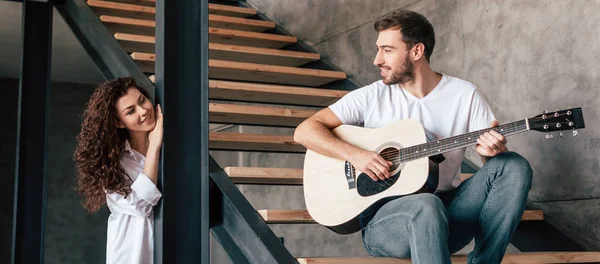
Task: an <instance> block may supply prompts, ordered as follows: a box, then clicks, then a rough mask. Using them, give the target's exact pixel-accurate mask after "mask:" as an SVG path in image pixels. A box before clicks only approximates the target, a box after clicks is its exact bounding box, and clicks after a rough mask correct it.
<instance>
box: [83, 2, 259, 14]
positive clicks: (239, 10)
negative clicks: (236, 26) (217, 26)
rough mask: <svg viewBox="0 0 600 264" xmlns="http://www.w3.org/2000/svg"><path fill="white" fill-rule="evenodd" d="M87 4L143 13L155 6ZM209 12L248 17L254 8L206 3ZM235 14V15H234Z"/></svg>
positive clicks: (153, 8) (150, 11)
mask: <svg viewBox="0 0 600 264" xmlns="http://www.w3.org/2000/svg"><path fill="white" fill-rule="evenodd" d="M148 2H154V1H148ZM87 4H88V5H89V6H90V7H97V8H106V9H115V10H120V11H128V12H138V13H145V14H152V15H155V14H156V8H155V7H152V6H148V5H147V4H144V5H137V4H132V3H120V2H112V1H102V0H87ZM208 10H209V13H214V12H227V13H232V14H238V15H239V16H242V17H249V16H253V15H256V14H257V12H256V10H254V9H252V8H247V7H237V6H227V5H219V4H211V3H209V4H208ZM236 16H237V15H236Z"/></svg>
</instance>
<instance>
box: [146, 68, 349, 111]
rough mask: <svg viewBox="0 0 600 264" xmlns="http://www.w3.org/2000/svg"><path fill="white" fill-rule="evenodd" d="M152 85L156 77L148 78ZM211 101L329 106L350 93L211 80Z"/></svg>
mask: <svg viewBox="0 0 600 264" xmlns="http://www.w3.org/2000/svg"><path fill="white" fill-rule="evenodd" d="M148 78H149V79H150V81H151V82H152V83H154V82H155V76H154V75H152V76H150V77H148ZM208 88H209V89H210V92H209V96H210V99H226V100H234V101H248V102H262V103H279V104H298V105H310V106H329V105H331V104H333V103H335V101H337V100H338V99H340V98H342V97H343V96H344V95H346V94H347V93H348V91H343V90H327V89H318V88H308V87H299V86H289V85H275V84H263V83H249V82H234V81H223V80H209V81H208Z"/></svg>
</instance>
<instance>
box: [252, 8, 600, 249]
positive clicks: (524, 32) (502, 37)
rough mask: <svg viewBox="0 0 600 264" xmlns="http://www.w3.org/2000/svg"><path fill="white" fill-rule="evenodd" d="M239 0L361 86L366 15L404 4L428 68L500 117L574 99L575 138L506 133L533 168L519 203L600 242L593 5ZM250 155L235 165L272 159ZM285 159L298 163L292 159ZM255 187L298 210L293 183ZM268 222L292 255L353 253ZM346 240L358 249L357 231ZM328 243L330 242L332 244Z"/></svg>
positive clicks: (371, 75) (599, 32) (365, 79)
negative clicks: (423, 38)
mask: <svg viewBox="0 0 600 264" xmlns="http://www.w3.org/2000/svg"><path fill="white" fill-rule="evenodd" d="M247 2H248V3H249V4H250V5H251V6H253V7H255V8H256V9H257V10H259V12H262V13H264V14H265V15H266V16H267V17H269V18H271V19H272V20H274V21H275V22H277V23H278V24H279V25H280V26H282V27H283V28H285V29H286V30H287V31H289V32H290V33H292V34H294V35H296V36H297V37H298V38H299V40H301V41H304V42H305V43H307V44H309V46H312V48H314V49H315V50H316V51H318V52H319V53H321V54H322V55H323V56H324V57H326V58H327V59H329V60H330V61H331V62H333V63H334V64H335V65H336V66H338V67H340V68H341V69H342V70H344V71H346V73H348V74H351V75H352V76H353V78H355V79H356V80H358V81H359V82H362V83H363V84H369V83H371V82H374V81H376V80H378V79H379V76H378V72H377V69H376V68H375V66H373V65H372V60H373V57H374V55H375V52H376V49H375V40H376V38H377V33H376V32H375V31H374V30H373V23H374V21H375V20H376V19H377V18H379V17H381V16H383V15H385V14H387V13H390V12H392V11H393V10H395V9H398V8H407V9H410V10H414V11H417V12H420V13H422V14H424V15H425V16H426V17H427V18H428V19H429V20H430V22H431V23H432V24H433V26H434V28H435V32H436V42H437V44H436V48H435V50H434V53H433V55H432V65H433V68H434V69H435V70H437V71H441V72H443V73H446V74H449V75H453V76H456V77H460V78H463V79H466V80H469V81H471V82H473V83H474V84H476V85H477V86H478V87H479V88H480V89H481V91H482V93H483V94H484V95H485V97H486V98H487V99H488V101H489V103H490V105H491V107H492V109H493V110H494V112H495V113H496V116H497V118H498V120H499V121H500V122H501V123H503V122H510V121H515V120H518V119H522V118H527V117H532V116H535V115H537V114H539V113H541V111H543V110H546V109H547V110H558V109H565V108H571V107H583V111H584V118H585V121H586V127H587V128H586V129H583V130H581V131H580V134H579V136H577V137H572V136H571V133H570V132H567V133H565V135H566V137H565V138H563V139H561V138H559V137H558V135H555V138H554V139H552V140H546V139H545V138H544V135H543V134H541V133H538V132H529V133H526V134H521V135H517V136H514V137H511V138H509V144H508V147H509V148H510V149H511V150H514V151H517V152H519V153H521V154H522V155H523V156H525V157H526V158H527V159H528V160H529V161H530V162H531V164H532V166H533V168H534V182H533V188H532V190H531V192H530V197H529V206H530V207H531V208H537V209H542V210H544V212H545V216H546V219H547V221H548V222H550V223H551V224H552V225H553V226H555V227H556V228H557V229H559V230H560V231H561V232H563V233H565V234H566V235H567V236H569V237H570V238H571V239H573V240H574V241H577V242H578V243H580V244H581V245H582V246H583V247H585V248H587V249H590V250H598V249H600V232H599V231H598V228H597V224H596V223H597V222H598V219H599V218H600V210H598V202H599V201H598V199H600V187H598V186H599V184H598V183H600V180H599V179H598V177H596V173H595V172H597V171H598V170H599V169H600V155H599V154H600V131H599V130H598V129H597V128H598V125H599V124H598V110H599V107H598V105H599V103H600V98H599V95H600V90H598V89H596V86H597V84H598V81H599V73H598V72H599V71H598V70H599V68H600V67H599V66H597V61H598V59H597V58H598V57H600V56H599V55H600V46H599V45H597V43H598V39H599V38H600V17H598V16H597V13H598V12H599V11H600V2H598V1H593V0H570V1H546V0H525V1H516V0H508V1H491V0H446V1H437V0H420V1H397V0H396V1H379V0H378V1H375V0H368V1H362V0H353V1H352V0H345V1H344V0H342V1H292V0H248V1H247ZM259 155H266V154H255V155H254V156H247V157H248V158H244V159H243V160H244V161H245V162H247V164H244V165H250V163H258V164H261V163H265V162H267V161H269V164H268V165H269V166H278V165H280V164H282V163H279V162H278V161H277V160H273V159H270V158H268V157H266V156H264V157H260V156H259ZM467 157H468V158H469V159H470V160H472V161H474V162H475V163H479V164H480V162H479V159H478V157H477V155H476V153H474V151H473V150H469V151H468V154H467ZM279 159H285V158H283V157H279ZM282 162H284V161H282ZM285 162H286V163H291V162H292V161H288V160H286V161H285ZM296 162H298V163H296ZM293 164H294V165H295V166H301V161H293ZM260 188H261V187H243V188H242V190H244V192H245V193H246V196H247V197H249V198H250V200H251V201H252V200H256V201H255V202H254V204H257V205H260V207H262V205H263V204H266V203H273V204H272V206H280V207H281V208H287V209H297V208H298V207H300V206H302V200H301V199H300V198H298V197H300V196H301V195H302V192H301V191H297V190H290V191H288V190H285V191H284V190H280V189H281V188H288V187H268V188H266V189H260ZM265 206H266V205H265ZM274 230H276V232H278V233H280V234H285V235H286V246H287V247H288V248H290V250H291V251H292V252H293V253H294V254H295V255H299V256H306V255H311V256H312V255H318V256H320V255H328V256H333V255H352V254H356V255H362V254H363V252H361V251H360V250H356V249H354V248H352V249H349V248H348V247H346V245H347V244H338V243H339V242H341V241H343V239H342V238H337V237H333V236H328V235H327V237H325V235H324V234H323V233H322V232H326V230H325V231H324V230H320V228H319V227H280V226H274ZM304 232H306V233H304ZM313 232H316V233H313ZM287 236H289V237H290V238H288V237H287ZM291 237H298V238H291ZM345 239H348V240H352V242H348V243H351V244H352V245H355V246H360V244H359V243H360V241H359V239H358V238H353V237H352V236H350V237H348V238H345ZM316 243H321V244H318V245H315V244H316ZM307 244H313V245H312V247H313V248H312V249H307V247H309V246H308V245H307ZM329 244H331V245H333V246H332V247H331V249H330V247H329V246H327V245H329ZM324 245H325V246H324Z"/></svg>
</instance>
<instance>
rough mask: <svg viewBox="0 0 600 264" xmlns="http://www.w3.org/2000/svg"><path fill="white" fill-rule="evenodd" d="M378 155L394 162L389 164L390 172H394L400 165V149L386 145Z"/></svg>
mask: <svg viewBox="0 0 600 264" xmlns="http://www.w3.org/2000/svg"><path fill="white" fill-rule="evenodd" d="M379 156H381V157H382V158H384V159H385V160H387V161H391V162H393V163H394V164H392V166H390V170H389V171H390V172H392V173H394V172H395V171H396V170H397V169H398V167H400V150H398V149H397V148H394V147H388V148H385V149H383V150H381V151H380V152H379Z"/></svg>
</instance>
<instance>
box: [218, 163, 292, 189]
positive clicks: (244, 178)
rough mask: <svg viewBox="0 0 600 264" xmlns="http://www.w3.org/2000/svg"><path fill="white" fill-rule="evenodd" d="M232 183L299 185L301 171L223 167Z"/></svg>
mask: <svg viewBox="0 0 600 264" xmlns="http://www.w3.org/2000/svg"><path fill="white" fill-rule="evenodd" d="M223 170H225V172H226V173H227V175H229V177H230V178H231V180H232V181H233V183H251V184H285V185H301V184H302V169H289V168H258V167H225V168H223Z"/></svg>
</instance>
